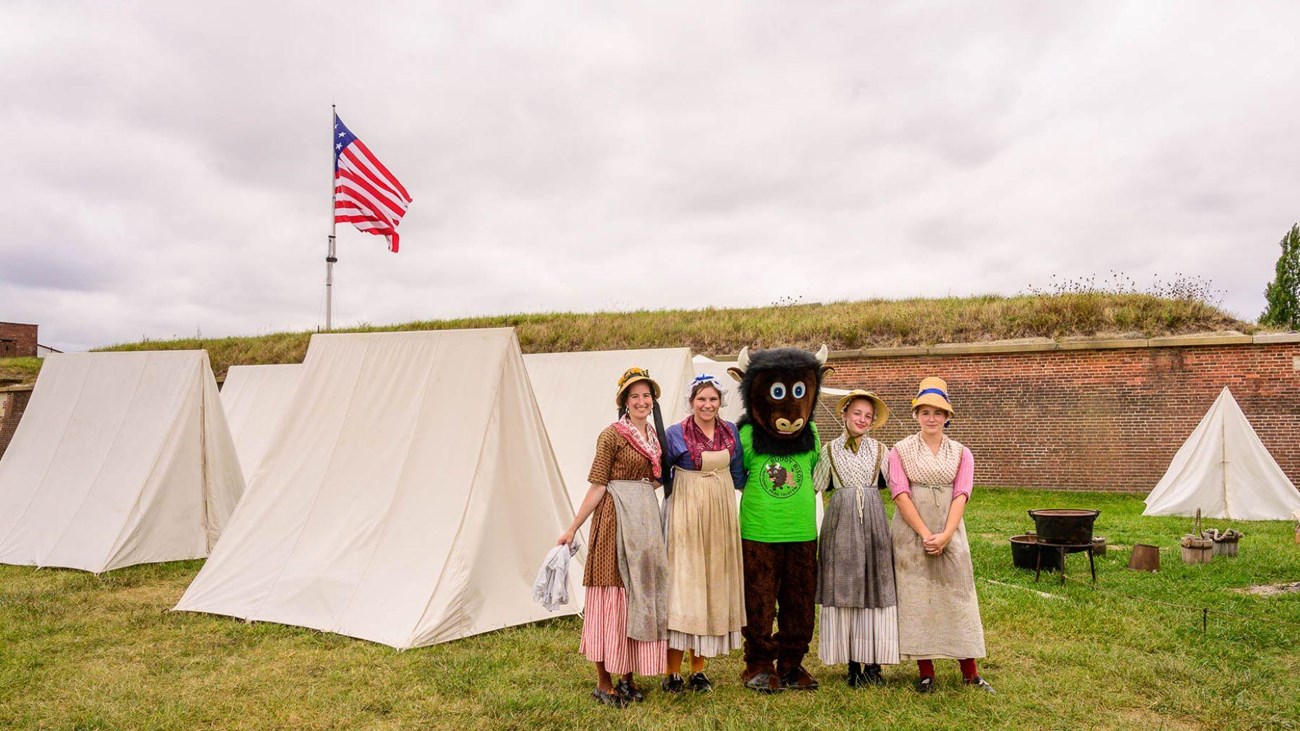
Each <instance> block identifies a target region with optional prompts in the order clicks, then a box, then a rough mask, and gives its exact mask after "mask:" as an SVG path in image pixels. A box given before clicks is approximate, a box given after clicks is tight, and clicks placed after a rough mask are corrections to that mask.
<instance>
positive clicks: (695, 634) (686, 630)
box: [666, 450, 745, 657]
mask: <svg viewBox="0 0 1300 731" xmlns="http://www.w3.org/2000/svg"><path fill="white" fill-rule="evenodd" d="M701 463H702V464H701V469H700V470H699V471H698V472H696V471H694V470H684V469H681V468H677V469H676V471H675V472H674V473H673V494H672V495H671V496H670V497H669V498H668V501H667V531H666V532H667V543H668V630H669V647H672V648H674V649H681V650H687V649H689V650H693V651H695V652H696V654H698V655H701V656H706V657H711V656H716V655H720V654H725V653H727V652H730V651H731V650H733V649H735V648H737V647H739V646H740V643H741V637H740V628H741V627H743V626H745V591H744V572H743V571H742V566H741V557H740V527H739V524H738V522H737V519H736V495H735V492H736V489H735V485H733V484H732V480H731V471H730V463H731V455H730V453H729V452H727V451H726V450H718V451H716V452H704V453H703V454H702V455H701Z"/></svg>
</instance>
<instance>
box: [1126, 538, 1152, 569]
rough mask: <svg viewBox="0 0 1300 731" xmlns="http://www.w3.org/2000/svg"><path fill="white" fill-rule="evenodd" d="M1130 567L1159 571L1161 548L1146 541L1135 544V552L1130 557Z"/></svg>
mask: <svg viewBox="0 0 1300 731" xmlns="http://www.w3.org/2000/svg"><path fill="white" fill-rule="evenodd" d="M1128 567H1129V568H1130V569H1133V570H1134V571H1151V572H1156V571H1159V570H1160V549H1159V548H1158V547H1156V546H1150V545H1147V544H1145V543H1137V544H1134V546H1133V553H1131V554H1129V557H1128Z"/></svg>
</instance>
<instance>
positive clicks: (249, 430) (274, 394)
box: [221, 363, 302, 481]
mask: <svg viewBox="0 0 1300 731" xmlns="http://www.w3.org/2000/svg"><path fill="white" fill-rule="evenodd" d="M301 377H302V365H301V364H298V363H293V364H288V365H258V366H231V367H230V370H228V371H226V382H225V384H223V385H222V387H221V405H222V406H223V407H224V408H225V411H226V421H227V423H229V424H230V436H231V438H232V439H234V442H235V452H236V453H238V454H239V464H240V465H241V466H243V468H244V479H245V480H246V481H247V480H251V479H252V477H253V472H254V470H256V469H257V466H258V465H259V464H261V463H262V456H263V455H264V454H266V448H267V445H268V444H270V442H271V435H272V434H274V433H275V428H276V427H277V426H279V424H280V419H281V417H283V416H284V409H285V407H286V406H287V405H288V403H289V400H290V399H291V398H293V392H294V390H295V389H297V387H298V380H299V379H300V378H301Z"/></svg>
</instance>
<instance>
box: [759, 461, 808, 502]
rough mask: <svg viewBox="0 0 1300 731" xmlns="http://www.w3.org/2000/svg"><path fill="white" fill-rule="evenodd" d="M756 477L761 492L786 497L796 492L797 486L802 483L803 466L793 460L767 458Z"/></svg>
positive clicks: (776, 496) (778, 497) (779, 497)
mask: <svg viewBox="0 0 1300 731" xmlns="http://www.w3.org/2000/svg"><path fill="white" fill-rule="evenodd" d="M758 479H759V485H761V486H762V487H763V492H765V493H767V494H768V495H771V496H772V497H774V498H777V499H784V498H788V497H790V496H792V495H794V494H796V493H798V492H799V487H800V486H802V485H803V481H804V474H803V467H800V466H799V463H798V462H796V461H794V460H790V461H789V462H786V461H784V460H781V459H776V458H773V459H769V460H768V461H767V463H766V464H764V465H763V471H762V472H761V473H759V476H758Z"/></svg>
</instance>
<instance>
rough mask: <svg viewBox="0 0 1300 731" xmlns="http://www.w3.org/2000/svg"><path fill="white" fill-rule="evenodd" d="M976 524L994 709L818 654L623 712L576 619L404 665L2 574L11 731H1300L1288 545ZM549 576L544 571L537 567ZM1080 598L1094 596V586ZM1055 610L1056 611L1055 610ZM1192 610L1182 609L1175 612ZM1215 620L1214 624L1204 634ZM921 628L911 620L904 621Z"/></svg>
mask: <svg viewBox="0 0 1300 731" xmlns="http://www.w3.org/2000/svg"><path fill="white" fill-rule="evenodd" d="M975 497H976V499H975V502H974V503H972V505H971V506H970V509H969V510H968V513H967V522H966V524H967V530H968V531H969V533H970V536H971V547H972V552H973V554H974V561H975V574H976V585H977V587H978V589H979V593H980V603H981V610H982V612H983V617H984V626H985V631H986V635H987V642H988V651H989V656H988V658H987V659H986V660H984V661H983V663H982V665H981V670H982V672H983V674H984V675H985V677H986V678H988V680H989V681H991V682H992V683H993V685H994V686H996V688H997V690H998V694H997V695H996V696H990V695H986V694H983V693H979V692H975V691H973V690H970V689H967V688H964V687H962V686H961V685H960V675H959V674H958V671H957V668H956V663H952V662H948V663H939V664H938V665H939V690H938V692H936V693H934V694H933V695H930V696H919V695H917V694H916V693H915V692H914V691H913V690H912V681H913V679H914V677H915V668H914V667H912V666H899V667H895V668H887V669H886V672H885V677H886V679H887V680H888V685H887V686H886V687H884V688H870V689H859V690H852V689H849V688H848V687H846V686H845V684H844V683H843V680H842V679H841V674H842V672H843V668H842V667H834V668H829V667H824V666H822V665H821V664H820V663H818V662H817V659H816V652H815V648H814V652H813V654H812V655H811V656H810V658H809V660H808V663H807V664H808V667H809V668H810V669H811V670H812V672H813V674H814V675H815V676H817V677H818V678H819V679H820V680H821V681H822V689H821V690H819V691H817V692H814V693H802V694H801V693H792V692H787V693H784V694H780V695H776V696H770V697H769V696H760V695H757V694H755V693H752V692H749V691H745V690H743V689H742V688H741V687H740V685H739V682H738V680H737V676H738V675H739V673H740V670H741V662H740V659H739V653H737V655H735V656H733V657H730V658H727V659H724V660H719V661H717V662H713V663H712V664H711V665H710V670H709V673H710V675H711V676H712V677H713V679H714V682H715V684H716V685H717V691H716V692H715V693H713V694H712V695H707V696H700V697H694V696H683V697H666V696H664V695H663V694H661V693H659V692H658V681H657V679H645V680H643V681H642V685H643V686H648V687H653V688H654V689H655V690H654V692H650V693H648V697H647V699H646V702H645V703H644V704H642V705H640V706H637V707H634V708H629V709H626V710H623V711H618V710H613V709H607V708H603V707H598V706H597V705H596V704H595V703H594V701H592V700H591V699H590V698H589V697H588V693H589V691H590V689H591V687H592V685H593V677H594V676H593V673H592V671H591V669H590V665H589V664H587V663H586V662H584V661H583V660H582V659H581V658H580V657H579V656H578V654H577V644H578V633H579V620H578V619H576V618H562V619H557V620H553V621H550V622H545V623H541V624H535V625H530V626H526V627H517V628H512V629H507V630H503V631H500V632H495V633H491V634H486V635H480V636H478V637H472V638H468V639H464V640H460V641H457V642H452V643H450V644H446V645H440V646H437V647H428V648H423V649H419V650H410V651H407V652H400V653H399V652H396V651H394V650H392V649H390V648H388V647H384V646H380V645H375V644H371V643H368V642H364V641H361V640H353V639H349V638H346V637H340V636H336V635H329V634H322V633H318V632H315V631H311V630H306V629H300V628H296V627H285V626H279V625H274V624H257V625H247V624H244V623H242V622H239V621H236V620H233V619H230V618H226V617H216V616H208V615H200V614H188V613H172V612H169V611H167V610H168V609H169V608H170V607H171V606H173V605H174V604H175V603H176V601H177V600H178V599H179V598H180V595H181V593H182V591H184V589H185V586H186V585H187V584H188V583H189V581H190V580H191V579H192V578H193V576H194V574H195V573H196V572H197V571H198V570H199V567H200V565H201V562H199V561H189V562H179V563H172V564H163V565H154V566H137V567H132V568H127V569H122V570H119V571H114V572H111V573H108V574H105V575H103V576H100V577H95V576H91V575H89V574H85V573H82V572H79V571H65V570H49V569H47V570H39V571H37V570H33V569H31V568H28V567H17V566H0V728H6V729H8V728H13V729H161V728H166V729H266V728H302V729H351V728H377V729H385V728H457V729H465V728H527V729H544V728H604V727H614V726H618V727H626V728H644V729H651V728H654V729H669V728H672V729H677V728H745V729H777V728H809V729H849V728H870V727H878V728H886V727H888V728H896V729H910V728H918V729H921V728H923V729H941V728H957V727H959V726H961V727H965V728H1011V729H1030V728H1032V729H1081V728H1089V729H1094V728H1132V729H1156V728H1170V729H1181V728H1203V729H1211V728H1213V729H1235V728H1269V729H1274V728H1295V727H1296V726H1297V725H1300V594H1294V593H1293V594H1286V595H1281V596H1274V597H1259V596H1253V595H1249V594H1242V593H1238V592H1234V591H1232V589H1236V588H1242V587H1248V586H1251V585H1255V584H1273V583H1281V582H1292V581H1300V546H1297V545H1295V543H1294V541H1293V535H1294V533H1293V526H1292V525H1291V524H1290V523H1238V524H1229V523H1228V522H1227V521H1208V522H1207V523H1208V525H1210V526H1213V527H1228V526H1229V525H1231V527H1236V528H1238V529H1239V530H1242V531H1244V532H1245V534H1246V536H1245V538H1243V539H1242V543H1241V556H1240V557H1239V558H1236V559H1222V558H1220V559H1216V560H1215V561H1214V562H1213V563H1211V564H1209V565H1203V566H1185V565H1184V564H1183V563H1182V562H1181V560H1180V559H1179V552H1178V548H1177V539H1178V538H1179V537H1180V536H1181V535H1182V534H1183V533H1185V532H1187V530H1188V529H1189V528H1190V527H1191V521H1190V520H1188V519H1181V518H1142V517H1140V513H1141V510H1142V502H1141V498H1140V497H1137V496H1132V495H1116V494H1097V493H1050V492H1041V491H1020V490H994V489H986V490H981V491H977V493H976V496H975ZM1035 507H1038V508H1043V507H1096V508H1100V509H1101V511H1102V514H1101V517H1100V518H1099V519H1098V522H1097V533H1098V534H1099V535H1104V536H1106V537H1107V539H1108V541H1109V543H1110V546H1111V550H1110V551H1109V552H1108V553H1107V555H1105V556H1104V557H1101V558H1099V559H1098V561H1097V573H1098V581H1097V586H1096V588H1095V589H1094V588H1093V587H1091V586H1090V585H1089V584H1088V581H1087V578H1088V577H1087V558H1086V557H1085V556H1083V555H1072V556H1070V557H1069V559H1068V562H1067V570H1068V576H1069V579H1070V581H1067V583H1066V584H1064V585H1061V584H1059V583H1058V579H1057V576H1056V575H1055V574H1052V575H1047V574H1045V575H1044V577H1043V579H1042V580H1041V581H1040V582H1039V583H1037V584H1035V583H1034V577H1033V573H1032V572H1024V571H1019V570H1016V569H1014V568H1012V566H1011V559H1010V550H1009V547H1008V543H1007V537H1008V536H1010V535H1012V534H1013V533H1021V532H1024V531H1025V530H1026V529H1028V528H1031V527H1032V523H1031V521H1030V520H1029V518H1028V517H1027V516H1026V514H1025V510H1026V509H1028V508H1035ZM1135 542H1141V543H1153V544H1156V545H1159V546H1161V547H1162V551H1161V571H1160V573H1158V574H1139V573H1135V572H1131V571H1128V570H1126V569H1125V565H1126V564H1127V561H1128V553H1129V551H1128V547H1129V546H1131V545H1132V544H1133V543H1135ZM540 559H541V557H540V556H539V557H538V560H539V561H540ZM1076 580H1078V581H1076ZM1040 593H1045V594H1047V595H1048V596H1042V595H1041V594H1040ZM1173 605H1178V606H1173ZM1202 608H1209V609H1210V610H1211V612H1210V614H1209V618H1208V623H1207V625H1206V627H1205V629H1204V631H1203V630H1202ZM903 621H905V618H903Z"/></svg>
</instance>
